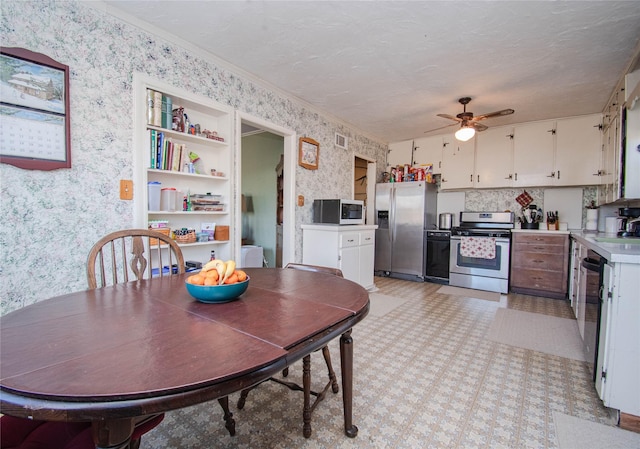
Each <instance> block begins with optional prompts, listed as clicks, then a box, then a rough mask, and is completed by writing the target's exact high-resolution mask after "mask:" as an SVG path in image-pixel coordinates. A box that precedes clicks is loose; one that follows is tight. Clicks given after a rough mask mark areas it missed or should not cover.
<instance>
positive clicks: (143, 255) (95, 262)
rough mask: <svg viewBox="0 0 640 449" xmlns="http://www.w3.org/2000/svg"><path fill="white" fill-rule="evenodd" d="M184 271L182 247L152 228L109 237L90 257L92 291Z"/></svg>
mask: <svg viewBox="0 0 640 449" xmlns="http://www.w3.org/2000/svg"><path fill="white" fill-rule="evenodd" d="M165 249H166V251H165ZM184 272H185V268H184V257H183V256H182V251H181V250H180V247H179V246H178V244H177V243H176V242H175V241H174V240H173V239H172V238H171V237H169V236H168V235H165V234H162V233H160V232H157V231H152V230H149V229H125V230H122V231H115V232H112V233H110V234H107V235H105V236H104V237H102V238H101V239H100V240H98V241H97V242H96V244H95V245H93V248H91V251H89V257H88V258H87V281H88V282H89V288H90V289H93V288H98V287H106V286H107V285H114V284H119V283H121V282H129V280H138V279H150V278H152V277H153V276H170V275H172V274H178V273H184Z"/></svg>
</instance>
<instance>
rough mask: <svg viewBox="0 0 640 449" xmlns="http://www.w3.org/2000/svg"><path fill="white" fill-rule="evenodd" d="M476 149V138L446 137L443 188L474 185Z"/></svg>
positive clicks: (443, 151) (443, 156)
mask: <svg viewBox="0 0 640 449" xmlns="http://www.w3.org/2000/svg"><path fill="white" fill-rule="evenodd" d="M474 150H475V139H471V140H468V141H466V142H460V141H459V140H457V139H456V138H455V137H454V136H453V135H451V136H446V137H445V138H444V141H443V149H442V180H441V183H442V184H441V188H442V189H443V190H447V189H464V188H470V187H473V168H474V162H475V154H474Z"/></svg>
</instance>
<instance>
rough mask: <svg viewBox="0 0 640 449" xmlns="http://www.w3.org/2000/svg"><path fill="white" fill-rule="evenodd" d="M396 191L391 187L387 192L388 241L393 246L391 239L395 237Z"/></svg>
mask: <svg viewBox="0 0 640 449" xmlns="http://www.w3.org/2000/svg"><path fill="white" fill-rule="evenodd" d="M395 211H396V189H394V186H391V189H390V190H389V225H388V227H389V241H390V242H391V244H393V238H394V235H395V232H394V231H395V227H396V214H395Z"/></svg>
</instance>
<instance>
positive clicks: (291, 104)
mask: <svg viewBox="0 0 640 449" xmlns="http://www.w3.org/2000/svg"><path fill="white" fill-rule="evenodd" d="M0 5H1V6H0V7H1V12H2V17H1V21H0V34H1V35H2V46H4V47H23V48H27V49H29V50H31V51H35V52H38V53H43V54H46V55H47V56H50V57H51V58H53V59H55V60H57V61H59V62H61V63H63V64H66V65H68V66H69V68H70V107H71V113H70V116H71V151H72V168H71V169H65V170H54V171H50V172H44V171H33V170H22V169H18V168H15V167H13V166H10V165H6V164H0V180H1V186H0V188H1V192H0V194H1V197H0V198H1V202H0V216H1V217H2V218H0V220H1V223H2V225H3V228H4V232H3V233H0V251H1V262H0V272H1V276H2V282H1V283H0V301H1V305H0V314H6V313H8V312H10V311H11V310H15V309H17V308H20V307H24V306H26V305H28V304H31V303H34V302H37V301H41V300H43V299H46V298H49V297H52V296H56V295H61V294H65V293H70V292H73V291H78V290H84V289H86V288H87V281H86V274H85V263H86V257H87V254H88V252H89V249H90V248H91V246H92V245H93V243H94V242H95V241H97V240H98V239H99V238H100V237H101V236H103V235H105V234H107V233H108V232H111V231H114V230H117V229H122V228H128V227H131V226H133V223H134V213H133V210H132V207H133V206H132V202H130V201H122V200H120V199H119V180H120V179H135V176H134V174H133V151H136V149H135V148H133V119H132V115H131V111H132V110H133V98H132V95H133V92H132V79H133V73H134V72H141V73H144V74H146V75H148V76H151V77H153V78H156V79H159V80H161V81H163V82H165V83H168V84H172V85H175V86H179V87H181V88H183V89H185V90H188V91H192V92H194V93H196V94H199V95H203V96H207V97H210V98H212V99H214V100H215V101H218V102H220V103H223V104H226V105H229V106H231V107H233V108H235V109H237V110H240V111H244V112H247V113H250V114H252V115H254V116H257V117H261V118H263V119H265V120H268V121H270V122H272V123H274V124H276V125H279V126H283V127H286V128H289V129H293V130H295V132H296V133H298V135H300V136H309V137H312V138H313V139H315V140H317V141H318V142H320V148H321V152H320V159H319V162H320V164H319V169H318V170H315V171H309V170H305V169H304V168H302V167H297V168H296V194H300V195H304V196H305V198H313V197H315V196H317V192H322V195H323V196H335V197H343V196H346V197H349V196H350V195H351V190H352V173H351V171H352V168H351V167H352V164H353V162H352V159H353V154H354V153H358V154H361V155H365V156H367V157H370V158H371V159H374V160H376V161H377V162H378V167H383V166H384V162H385V156H386V150H387V145H386V144H385V143H384V142H381V141H377V140H374V139H372V138H370V137H367V136H365V135H363V134H362V133H361V132H359V131H358V130H357V129H351V128H349V127H347V126H345V125H344V124H342V123H337V122H336V121H335V120H333V119H331V118H330V117H328V116H323V115H322V114H320V113H318V112H316V111H313V110H310V109H309V108H307V107H305V105H304V104H301V103H300V102H298V101H296V100H295V99H293V98H288V97H286V96H283V95H281V94H280V93H276V92H274V91H272V90H270V89H269V88H268V87H265V86H262V85H259V84H257V83H255V82H253V81H251V80H248V79H246V78H243V77H242V76H239V75H237V74H236V73H234V72H233V71H231V70H229V69H227V68H226V67H221V66H219V65H216V64H215V63H214V62H212V61H210V60H207V59H204V58H203V57H201V56H198V55H196V54H194V53H193V52H190V51H189V49H185V48H182V47H180V46H178V45H176V44H173V43H171V42H168V41H166V40H164V39H163V38H162V37H159V36H156V35H152V34H149V33H148V32H146V31H143V30H141V29H138V28H136V27H134V26H132V25H129V24H126V23H124V22H121V21H120V20H119V19H117V18H115V17H113V16H110V15H108V14H106V13H104V12H103V11H101V10H99V9H94V8H93V7H92V6H91V5H90V4H89V3H83V2H74V1H68V2H67V1H65V2H60V1H52V0H50V1H43V0H36V1H24V0H19V1H18V0H4V1H3V2H1V4H0ZM335 132H339V133H340V134H343V135H345V136H347V137H348V138H349V151H344V150H338V149H336V148H334V146H333V139H334V135H335ZM311 203H312V202H306V205H305V206H304V207H302V208H297V209H296V217H295V221H296V229H298V230H299V229H300V225H301V224H302V223H305V222H309V221H310V220H311ZM301 242H302V234H301V232H298V231H296V259H299V260H301V259H302V255H301V248H302V243H301Z"/></svg>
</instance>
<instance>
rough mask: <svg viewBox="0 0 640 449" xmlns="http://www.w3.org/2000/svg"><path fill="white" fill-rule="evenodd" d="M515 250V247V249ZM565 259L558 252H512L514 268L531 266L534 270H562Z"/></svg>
mask: <svg viewBox="0 0 640 449" xmlns="http://www.w3.org/2000/svg"><path fill="white" fill-rule="evenodd" d="M516 251H517V249H516ZM564 264H565V260H564V258H563V257H561V256H559V255H558V254H554V253H549V252H539V253H536V252H529V253H522V252H521V253H514V257H513V263H512V265H513V267H514V268H533V269H536V270H547V271H548V270H553V271H557V270H560V271H563V270H564V268H565V266H564Z"/></svg>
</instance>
